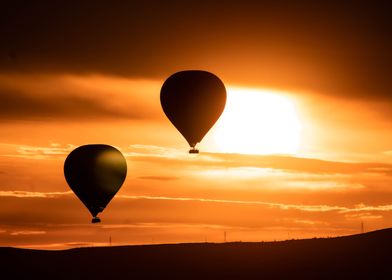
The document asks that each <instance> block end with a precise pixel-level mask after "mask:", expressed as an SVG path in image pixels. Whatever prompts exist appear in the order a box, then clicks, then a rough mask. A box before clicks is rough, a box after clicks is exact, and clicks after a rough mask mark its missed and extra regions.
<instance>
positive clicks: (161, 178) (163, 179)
mask: <svg viewBox="0 0 392 280" xmlns="http://www.w3.org/2000/svg"><path fill="white" fill-rule="evenodd" d="M137 178H138V179H142V180H157V181H173V180H178V179H179V177H175V176H139V177H137Z"/></svg>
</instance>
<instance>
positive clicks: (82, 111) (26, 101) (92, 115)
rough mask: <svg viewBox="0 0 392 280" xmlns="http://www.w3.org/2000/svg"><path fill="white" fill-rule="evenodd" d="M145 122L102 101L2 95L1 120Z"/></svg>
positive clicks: (11, 94) (17, 94)
mask: <svg viewBox="0 0 392 280" xmlns="http://www.w3.org/2000/svg"><path fill="white" fill-rule="evenodd" d="M108 117H114V118H119V117H121V118H141V116H138V115H137V114H127V113H125V112H119V111H117V110H115V109H111V108H108V107H106V106H105V104H104V103H102V101H101V100H99V99H95V100H94V99H90V98H83V97H80V96H53V98H50V97H47V96H44V97H43V96H36V95H29V94H24V93H22V92H15V91H14V92H13V91H8V92H4V91H0V119H2V120H20V119H22V120H26V119H28V120H39V119H45V120H48V119H78V120H80V119H96V118H108Z"/></svg>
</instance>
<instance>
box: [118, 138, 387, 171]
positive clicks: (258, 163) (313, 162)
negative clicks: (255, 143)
mask: <svg viewBox="0 0 392 280" xmlns="http://www.w3.org/2000/svg"><path fill="white" fill-rule="evenodd" d="M124 154H125V156H127V157H130V158H131V159H132V160H135V161H149V162H154V161H155V162H165V163H167V164H184V163H187V164H188V165H196V166H210V167H224V168H237V167H249V168H264V169H265V168H270V169H279V170H285V171H289V172H301V173H310V174H335V175H339V174H358V173H375V174H386V175H388V174H392V165H391V164H387V163H373V162H371V163H368V162H339V161H327V160H320V159H312V158H300V157H294V156H279V155H244V154H226V153H208V152H204V153H202V154H199V155H196V156H190V155H189V154H188V153H187V152H186V151H185V150H179V149H175V148H167V147H158V146H149V145H130V146H129V147H128V149H125V150H124Z"/></svg>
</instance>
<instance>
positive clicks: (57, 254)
mask: <svg viewBox="0 0 392 280" xmlns="http://www.w3.org/2000/svg"><path fill="white" fill-rule="evenodd" d="M0 271H1V272H0V278H1V279H184V280H186V279H200V280H204V279H217V280H220V279H222V280H227V279H238V280H240V279H274V280H275V279H314V280H317V279H392V228H391V229H384V230H379V231H374V232H369V233H366V234H360V235H352V236H346V237H337V238H325V239H307V240H290V241H282V242H257V243H223V244H211V243H199V244H177V245H146V246H122V247H95V248H79V249H70V250H64V251H41V250H26V249H15V248H0Z"/></svg>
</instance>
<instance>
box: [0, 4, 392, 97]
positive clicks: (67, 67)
mask: <svg viewBox="0 0 392 280" xmlns="http://www.w3.org/2000/svg"><path fill="white" fill-rule="evenodd" d="M285 2H286V3H285ZM388 5H389V2H388V1H355V2H352V1H325V2H323V3H320V2H319V1H300V2H298V1H295V2H294V1H278V2H277V1H270V3H267V2H266V1H249V0H248V1H217V0H215V1H206V2H204V1H186V2H184V1H126V2H124V1H123V2H121V4H120V2H117V1H99V2H97V1H81V2H78V3H71V2H69V1H38V2H37V1H34V2H31V3H30V2H25V1H12V2H11V1H9V3H8V4H5V5H4V4H3V5H2V9H1V12H0V13H1V14H0V19H1V22H0V35H1V38H2V44H1V45H0V57H1V59H0V69H1V71H3V72H4V71H5V72H9V71H16V72H31V71H34V72H37V71H41V72H52V71H60V72H64V71H65V72H73V73H74V72H83V73H86V72H100V73H110V74H112V75H113V74H114V75H125V76H139V77H158V78H164V77H167V76H168V75H170V74H171V73H172V72H174V71H177V70H181V69H184V68H185V69H187V68H203V69H208V70H211V71H213V72H215V73H217V74H218V75H219V76H221V77H222V78H223V79H224V80H229V81H230V82H233V83H246V84H254V85H265V86H272V87H288V88H293V87H298V88H304V89H310V90H317V91H321V92H324V93H328V94H334V95H337V96H342V97H358V98H364V99H373V98H376V99H381V100H390V90H391V85H390V77H389V76H390V69H391V66H392V54H391V52H390V50H391V49H392V39H391V38H392V37H391V36H390V34H391V26H392V23H391V20H392V19H391V17H390V13H389V11H390V9H389V6H388Z"/></svg>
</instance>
